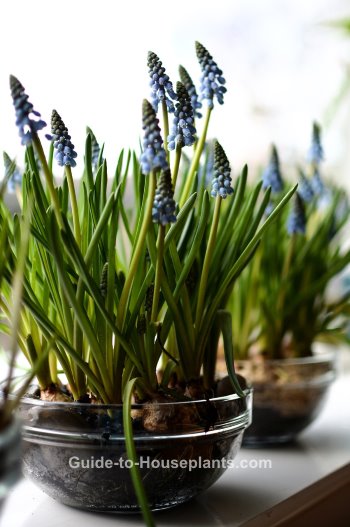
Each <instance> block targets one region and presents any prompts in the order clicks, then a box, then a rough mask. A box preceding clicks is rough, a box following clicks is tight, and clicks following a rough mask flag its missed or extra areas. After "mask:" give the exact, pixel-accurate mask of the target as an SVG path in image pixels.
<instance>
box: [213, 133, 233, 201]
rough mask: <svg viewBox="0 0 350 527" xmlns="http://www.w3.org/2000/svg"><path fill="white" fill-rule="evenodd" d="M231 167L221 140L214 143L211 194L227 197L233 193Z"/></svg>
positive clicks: (214, 196)
mask: <svg viewBox="0 0 350 527" xmlns="http://www.w3.org/2000/svg"><path fill="white" fill-rule="evenodd" d="M231 181H232V178H231V167H230V163H229V160H228V159H227V156H226V154H225V151H224V149H223V148H222V146H221V145H220V143H219V141H215V144H214V178H213V180H212V184H211V196H212V197H213V198H216V197H217V196H219V197H220V198H223V199H225V198H226V197H227V196H230V195H231V194H233V188H232V187H231Z"/></svg>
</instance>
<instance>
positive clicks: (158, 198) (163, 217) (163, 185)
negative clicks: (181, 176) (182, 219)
mask: <svg viewBox="0 0 350 527" xmlns="http://www.w3.org/2000/svg"><path fill="white" fill-rule="evenodd" d="M175 212H176V203H175V200H174V192H173V186H172V182H171V172H170V169H169V168H167V169H166V170H163V171H162V173H161V175H160V177H159V181H158V185H157V189H156V193H155V196H154V201H153V209H152V220H153V222H154V223H159V224H160V225H167V224H168V223H175V222H176V214H175Z"/></svg>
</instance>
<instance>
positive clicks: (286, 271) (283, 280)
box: [277, 234, 297, 316]
mask: <svg viewBox="0 0 350 527" xmlns="http://www.w3.org/2000/svg"><path fill="white" fill-rule="evenodd" d="M296 239H297V235H296V234H293V235H292V237H291V239H290V242H289V246H288V252H287V254H286V257H285V260H284V263H283V269H282V274H281V289H280V294H279V295H278V301H277V314H278V315H279V316H281V315H282V310H283V304H284V299H285V296H286V283H287V277H288V274H289V270H290V266H291V263H292V259H293V255H294V250H295V243H296Z"/></svg>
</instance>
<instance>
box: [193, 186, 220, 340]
mask: <svg viewBox="0 0 350 527" xmlns="http://www.w3.org/2000/svg"><path fill="white" fill-rule="evenodd" d="M221 201H222V198H221V197H220V196H218V197H217V198H216V202H215V209H214V216H213V222H212V224H211V227H210V234H209V240H208V245H207V250H206V253H205V258H204V262H203V269H202V274H201V280H200V283H199V291H198V299H197V308H196V319H195V331H196V335H198V333H199V331H200V323H201V318H202V314H203V304H204V298H205V292H206V288H207V282H208V275H209V268H210V263H211V259H212V256H213V252H214V246H215V240H216V233H217V230H218V226H219V217H220V207H221Z"/></svg>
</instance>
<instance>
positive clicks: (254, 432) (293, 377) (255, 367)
mask: <svg viewBox="0 0 350 527" xmlns="http://www.w3.org/2000/svg"><path fill="white" fill-rule="evenodd" d="M236 368H237V372H238V373H240V374H241V375H243V376H244V377H245V378H246V379H247V381H248V383H249V384H251V385H252V386H253V388H254V404H253V423H252V425H251V426H250V427H249V429H248V430H247V432H246V433H245V435H244V446H253V447H254V446H257V447H259V446H263V445H273V444H277V443H287V442H289V441H293V440H294V439H295V438H296V436H297V435H298V434H299V433H300V432H301V431H302V430H304V429H305V428H306V427H307V426H309V424H310V423H312V422H313V421H314V419H315V418H316V417H317V416H318V415H319V413H320V411H321V410H322V407H323V405H324V402H325V400H326V395H327V392H328V389H329V387H330V385H331V383H332V381H333V380H334V378H335V355H334V354H320V355H316V356H312V357H304V358H298V359H281V360H264V359H260V360H247V361H237V364H236Z"/></svg>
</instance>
